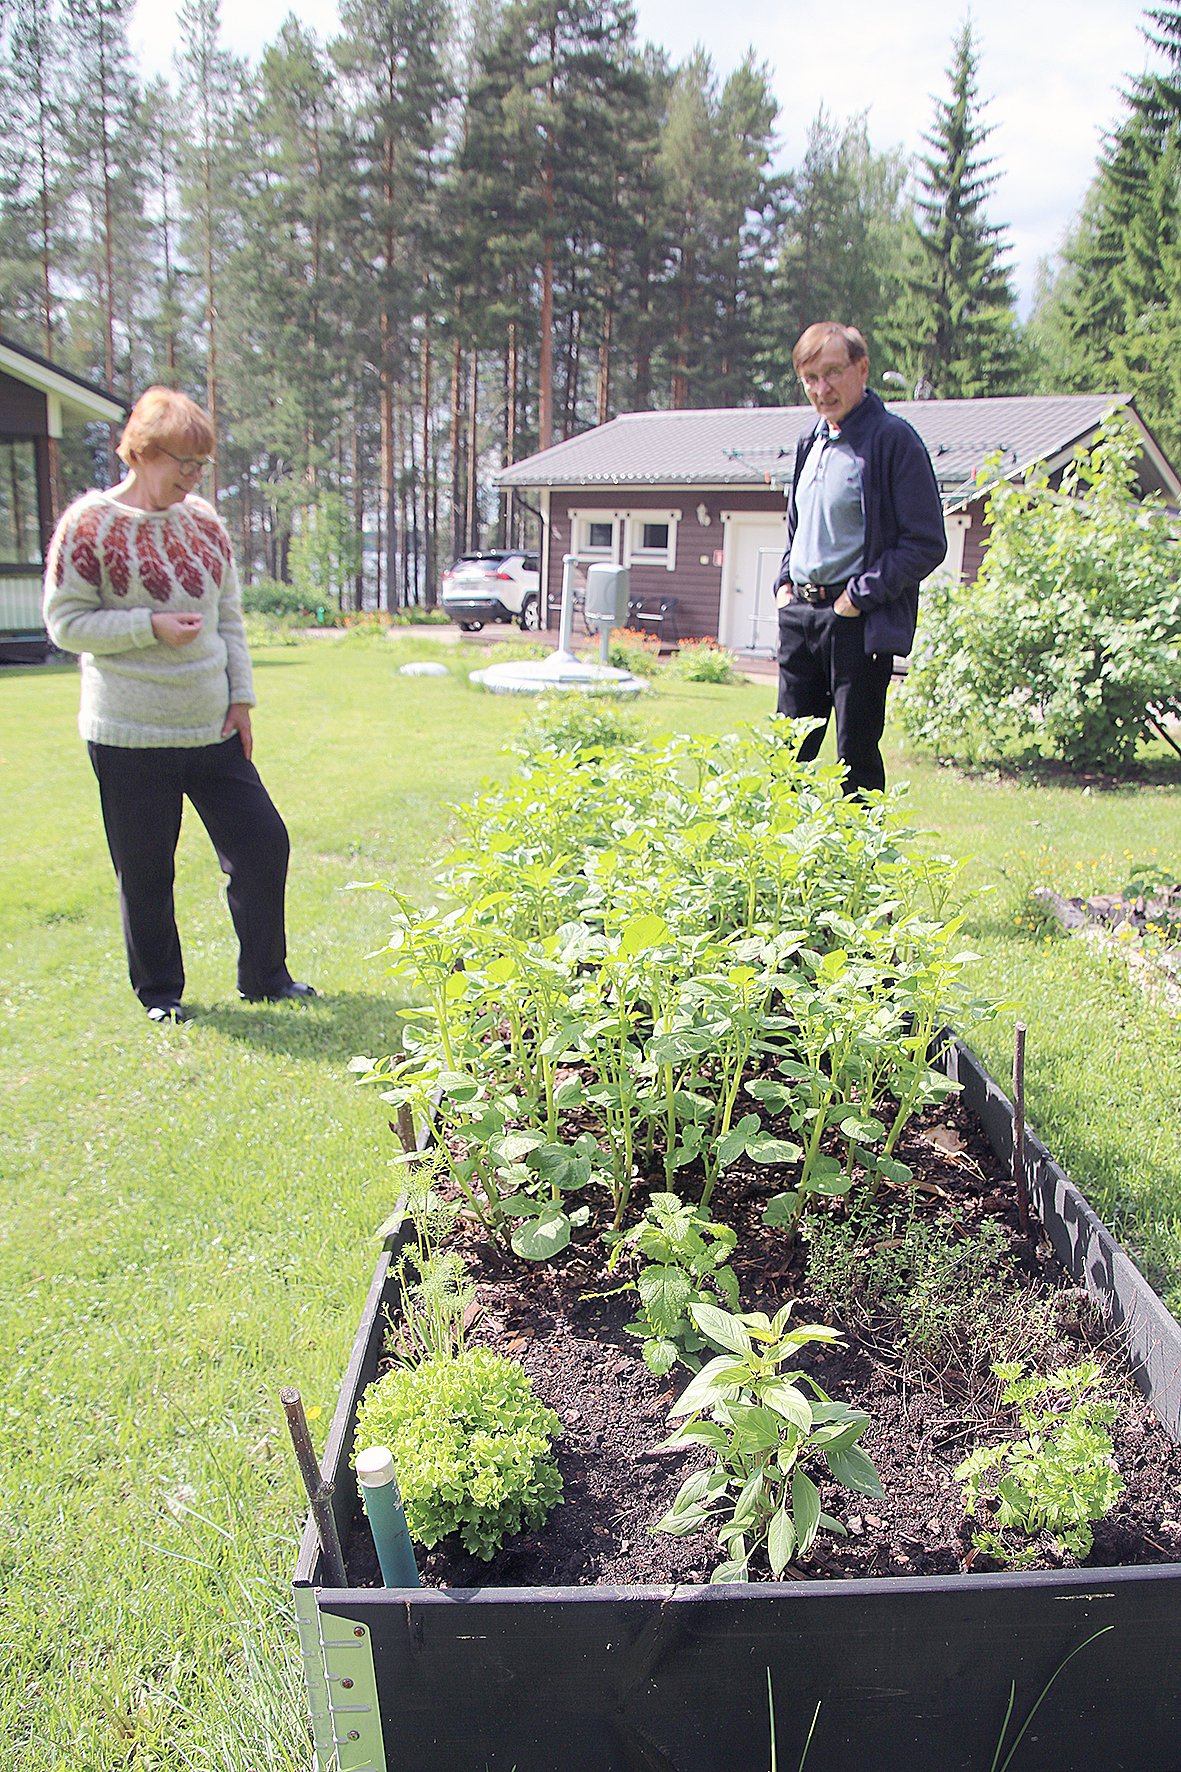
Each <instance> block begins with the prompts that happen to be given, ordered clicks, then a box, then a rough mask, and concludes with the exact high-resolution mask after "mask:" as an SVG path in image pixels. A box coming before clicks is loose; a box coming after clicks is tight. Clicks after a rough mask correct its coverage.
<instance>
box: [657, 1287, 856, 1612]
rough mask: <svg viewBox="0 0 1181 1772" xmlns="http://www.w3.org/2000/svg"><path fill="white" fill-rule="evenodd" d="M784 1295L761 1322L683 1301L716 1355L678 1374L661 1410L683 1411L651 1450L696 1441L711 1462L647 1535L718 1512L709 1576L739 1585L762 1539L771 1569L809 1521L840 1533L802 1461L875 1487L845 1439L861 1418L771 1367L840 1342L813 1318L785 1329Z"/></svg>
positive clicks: (810, 1382)
mask: <svg viewBox="0 0 1181 1772" xmlns="http://www.w3.org/2000/svg"><path fill="white" fill-rule="evenodd" d="M792 1302H793V1301H790V1300H789V1302H788V1303H787V1304H785V1305H784V1306H783V1308H782V1309H781V1310H779V1311H777V1312H776V1314H775V1316H774V1318H772V1319H771V1320H768V1318H767V1317H766V1315H765V1314H764V1313H763V1312H762V1311H747V1312H743V1313H741V1314H737V1313H731V1312H728V1311H724V1310H721V1309H719V1308H718V1307H717V1306H716V1305H711V1304H692V1305H690V1307H689V1313H690V1315H691V1316H692V1318H693V1321H694V1322H695V1323H696V1325H697V1327H698V1328H699V1329H700V1330H701V1332H702V1334H703V1335H704V1336H705V1338H706V1339H707V1340H708V1341H711V1342H712V1343H713V1344H714V1346H715V1347H719V1348H722V1349H723V1350H724V1352H723V1353H721V1354H720V1355H719V1356H718V1357H717V1358H716V1359H713V1360H710V1361H709V1363H708V1365H706V1366H703V1367H702V1369H701V1371H700V1372H699V1373H698V1374H697V1376H696V1377H695V1378H692V1379H690V1381H689V1383H688V1385H686V1387H685V1389H684V1391H683V1392H682V1393H681V1396H680V1397H679V1398H678V1399H677V1401H676V1402H675V1403H674V1404H673V1406H672V1408H671V1409H670V1410H669V1416H670V1418H672V1417H675V1416H680V1415H685V1416H688V1418H689V1419H688V1420H687V1421H686V1423H685V1425H684V1426H683V1427H681V1428H678V1429H677V1431H676V1432H675V1433H673V1434H670V1435H669V1437H668V1439H667V1440H665V1441H664V1442H663V1445H662V1447H661V1450H666V1449H669V1448H673V1447H680V1446H706V1447H708V1448H709V1449H710V1450H711V1451H712V1452H715V1453H716V1454H717V1459H716V1462H715V1464H714V1465H713V1466H712V1468H709V1469H706V1470H700V1471H695V1472H694V1473H693V1475H692V1476H690V1477H687V1478H686V1480H685V1481H684V1482H683V1483H682V1484H681V1487H680V1489H679V1490H678V1491H677V1496H676V1500H675V1501H674V1502H673V1505H672V1507H671V1508H670V1509H669V1511H668V1512H667V1513H666V1514H665V1515H664V1517H663V1518H662V1519H661V1520H658V1521H657V1523H656V1525H655V1526H654V1527H653V1531H656V1532H675V1533H678V1534H681V1533H686V1532H697V1531H700V1530H701V1528H702V1527H703V1526H705V1525H706V1524H708V1523H709V1522H710V1520H711V1519H713V1518H714V1517H715V1516H716V1515H719V1514H720V1515H725V1514H726V1513H728V1515H729V1517H728V1518H727V1519H725V1521H724V1523H723V1524H722V1525H721V1526H720V1527H719V1529H718V1537H719V1538H720V1540H721V1542H722V1544H723V1546H724V1547H725V1549H726V1553H727V1555H726V1559H725V1561H724V1562H722V1563H720V1564H719V1566H718V1567H717V1568H716V1569H715V1570H714V1572H713V1574H712V1575H711V1577H710V1581H711V1583H715V1582H735V1581H745V1580H746V1579H747V1572H748V1569H749V1565H750V1559H751V1557H752V1556H753V1555H754V1553H755V1551H756V1550H758V1549H759V1548H760V1546H763V1545H765V1546H766V1552H767V1558H768V1561H769V1562H770V1565H771V1572H772V1574H773V1575H781V1574H782V1573H783V1571H784V1569H785V1568H786V1567H787V1565H788V1563H789V1562H790V1561H791V1559H792V1557H793V1556H795V1555H797V1554H798V1555H800V1556H806V1555H807V1554H808V1552H809V1551H810V1550H811V1548H812V1545H813V1543H814V1541H815V1538H816V1534H817V1532H818V1531H819V1530H820V1528H821V1527H824V1528H825V1530H826V1531H829V1532H838V1533H841V1534H842V1535H843V1534H844V1531H845V1528H844V1526H843V1525H842V1524H841V1522H840V1521H839V1520H836V1519H834V1518H833V1517H832V1516H831V1515H829V1514H826V1513H825V1512H824V1511H823V1510H822V1508H821V1505H820V1490H819V1488H818V1487H817V1485H816V1483H815V1482H814V1480H813V1478H812V1477H811V1476H810V1475H809V1474H808V1472H807V1471H806V1470H805V1469H804V1465H805V1463H807V1462H811V1463H812V1464H813V1465H815V1464H816V1462H817V1461H818V1460H822V1461H823V1463H824V1464H825V1465H827V1467H828V1474H829V1475H831V1476H832V1477H834V1478H835V1479H836V1481H837V1482H838V1483H842V1484H844V1486H845V1487H846V1488H848V1489H854V1490H856V1491H858V1493H860V1494H862V1495H873V1496H878V1497H880V1496H881V1495H882V1494H883V1493H884V1492H883V1490H882V1485H881V1482H880V1480H879V1478H878V1474H877V1471H876V1470H875V1469H874V1467H873V1464H872V1463H871V1462H870V1460H869V1458H867V1456H866V1454H865V1453H864V1452H863V1451H862V1449H861V1447H860V1446H859V1445H858V1444H857V1442H858V1440H860V1439H861V1436H862V1435H863V1434H864V1433H865V1430H866V1429H867V1428H868V1426H869V1424H870V1418H869V1416H868V1415H867V1414H866V1413H865V1412H864V1410H861V1409H850V1408H849V1406H848V1404H846V1403H839V1402H838V1403H834V1402H833V1401H832V1400H831V1399H830V1398H829V1397H828V1396H826V1395H825V1393H824V1391H822V1390H821V1388H820V1386H819V1385H818V1384H817V1383H816V1382H815V1380H814V1379H812V1378H811V1377H809V1375H808V1374H807V1373H806V1372H802V1371H799V1370H796V1371H785V1370H784V1369H783V1368H784V1367H785V1366H786V1364H787V1362H788V1361H789V1360H792V1359H795V1358H796V1357H797V1356H798V1354H799V1352H800V1349H801V1348H803V1347H806V1346H807V1345H808V1343H809V1342H813V1341H819V1342H824V1343H827V1344H829V1345H833V1344H836V1343H839V1342H840V1339H841V1338H840V1336H839V1335H838V1334H837V1332H836V1330H835V1329H829V1328H826V1327H825V1326H824V1325H823V1324H819V1323H810V1324H808V1325H806V1326H805V1327H803V1328H801V1329H789V1328H788V1327H787V1324H788V1320H789V1318H790V1316H791V1310H792ZM801 1381H802V1383H803V1384H806V1385H807V1386H808V1389H809V1390H810V1391H811V1392H812V1398H811V1399H810V1398H808V1397H807V1396H805V1394H804V1392H803V1391H802V1390H801V1388H800V1383H801Z"/></svg>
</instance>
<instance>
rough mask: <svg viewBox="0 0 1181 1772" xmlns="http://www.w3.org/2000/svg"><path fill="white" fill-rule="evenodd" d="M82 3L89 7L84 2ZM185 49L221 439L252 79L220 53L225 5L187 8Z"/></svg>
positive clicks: (195, 260) (206, 1) (211, 379)
mask: <svg viewBox="0 0 1181 1772" xmlns="http://www.w3.org/2000/svg"><path fill="white" fill-rule="evenodd" d="M80 3H82V0H80ZM178 18H179V23H180V26H181V32H182V39H181V49H180V50H179V51H178V53H177V58H176V60H177V70H178V73H179V76H180V93H179V101H180V117H181V133H180V138H179V144H178V145H179V148H180V154H179V161H180V165H179V172H180V186H181V194H182V197H183V199H184V205H185V225H184V228H183V231H182V237H183V239H184V243H185V246H186V249H187V253H188V258H189V262H190V265H191V267H192V271H193V276H192V285H193V287H194V288H195V289H197V290H200V292H201V298H202V300H201V307H202V314H201V330H202V333H203V336H204V346H205V350H204V357H205V408H206V410H207V412H208V413H209V416H210V418H211V419H212V420H213V429H214V436H215V437H216V438H217V439H218V440H219V441H220V439H221V435H222V430H223V426H222V418H221V387H220V372H221V363H220V353H221V349H222V326H221V311H220V305H219V304H220V299H221V293H222V290H221V284H222V276H223V273H224V271H225V267H226V263H227V261H228V259H229V256H230V254H231V252H232V251H233V249H234V247H235V246H236V245H237V244H238V240H239V235H240V222H239V212H238V196H239V191H240V188H241V184H240V172H241V168H240V164H239V158H238V153H237V149H236V144H235V129H236V124H237V118H238V113H239V110H240V108H241V105H242V94H243V88H244V86H245V84H246V71H245V68H244V67H243V65H242V63H241V62H239V61H237V60H236V59H235V58H234V57H233V56H231V55H230V54H229V53H228V52H227V51H226V50H224V49H223V48H222V47H221V42H220V39H221V9H220V5H219V0H184V3H183V5H182V6H181V9H180V12H179V14H178ZM219 484H220V467H219V463H218V459H217V457H216V456H215V457H214V465H213V469H212V476H211V496H212V497H214V498H216V497H217V494H218V488H219Z"/></svg>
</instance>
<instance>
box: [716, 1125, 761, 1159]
mask: <svg viewBox="0 0 1181 1772" xmlns="http://www.w3.org/2000/svg"><path fill="white" fill-rule="evenodd" d="M758 1130H759V1116H758V1115H757V1114H743V1116H742V1118H741V1120H739V1122H738V1124H737V1126H732V1127H731V1128H730V1130H729V1132H726V1133H724V1134H723V1135H722V1137H721V1138H719V1139H716V1140H715V1142H714V1155H715V1157H716V1158H717V1160H718V1163H719V1164H720V1165H721V1167H722V1168H723V1169H725V1168H726V1167H727V1165H728V1164H730V1163H733V1162H736V1161H737V1159H738V1158H739V1157H741V1156H742V1154H743V1152H744V1151H745V1150H746V1141H747V1139H748V1138H751V1137H753V1136H754V1135H755V1134H757V1132H758Z"/></svg>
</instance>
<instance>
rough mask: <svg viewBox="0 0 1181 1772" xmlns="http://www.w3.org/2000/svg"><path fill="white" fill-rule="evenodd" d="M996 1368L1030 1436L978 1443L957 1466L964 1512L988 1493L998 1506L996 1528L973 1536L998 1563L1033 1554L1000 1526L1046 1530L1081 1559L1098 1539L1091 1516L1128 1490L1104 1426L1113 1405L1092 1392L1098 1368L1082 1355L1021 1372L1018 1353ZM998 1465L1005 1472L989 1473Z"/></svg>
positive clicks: (1032, 1531)
mask: <svg viewBox="0 0 1181 1772" xmlns="http://www.w3.org/2000/svg"><path fill="white" fill-rule="evenodd" d="M993 1371H994V1372H995V1373H996V1375H997V1377H998V1378H1001V1379H1004V1380H1005V1387H1004V1390H1003V1391H1002V1393H1001V1401H1002V1402H1003V1403H1016V1405H1017V1410H1018V1418H1019V1420H1020V1422H1021V1426H1022V1427H1023V1428H1024V1430H1025V1438H1024V1439H1023V1440H1017V1441H1005V1442H1003V1443H1002V1444H1001V1445H999V1446H978V1447H977V1448H976V1450H975V1451H974V1452H972V1453H971V1454H970V1455H969V1456H968V1457H967V1458H966V1459H965V1460H964V1462H963V1463H962V1464H961V1465H960V1466H959V1467H958V1469H957V1470H956V1473H955V1474H956V1477H957V1478H958V1479H959V1481H960V1482H962V1483H963V1484H964V1504H965V1508H966V1511H967V1512H968V1513H969V1514H974V1513H975V1512H976V1509H977V1506H978V1504H979V1502H980V1501H981V1499H982V1498H983V1497H984V1496H985V1495H987V1496H988V1498H989V1499H990V1500H991V1501H992V1504H993V1507H994V1510H995V1512H994V1516H993V1517H994V1520H995V1523H996V1526H997V1530H996V1531H991V1530H986V1531H982V1532H980V1533H977V1534H976V1535H975V1537H974V1539H973V1543H975V1544H977V1545H979V1547H980V1549H981V1550H984V1551H987V1553H988V1555H989V1556H991V1557H995V1558H996V1559H997V1560H998V1561H999V1562H1005V1563H1013V1564H1016V1565H1017V1566H1020V1565H1021V1564H1023V1563H1028V1562H1029V1561H1031V1560H1032V1556H1033V1552H1032V1550H1031V1549H1027V1548H1024V1547H1023V1548H1021V1549H1018V1550H1016V1551H1015V1550H1014V1549H1013V1548H1012V1546H1011V1545H1010V1544H1009V1543H1008V1542H1007V1541H1006V1540H1005V1539H1004V1538H1003V1537H1001V1533H1004V1532H1010V1531H1018V1532H1023V1533H1025V1534H1026V1535H1027V1537H1032V1536H1033V1535H1034V1534H1036V1533H1038V1532H1040V1531H1042V1530H1043V1529H1045V1530H1047V1531H1049V1532H1051V1533H1053V1535H1054V1537H1055V1538H1057V1539H1058V1541H1059V1543H1061V1544H1062V1545H1064V1546H1065V1548H1066V1549H1067V1550H1069V1551H1071V1552H1072V1553H1073V1554H1074V1555H1075V1556H1076V1557H1078V1558H1079V1560H1080V1561H1081V1560H1082V1559H1083V1558H1084V1557H1086V1556H1087V1555H1088V1554H1089V1552H1090V1549H1091V1545H1092V1543H1093V1540H1094V1534H1093V1532H1092V1531H1091V1522H1092V1521H1093V1520H1101V1519H1102V1518H1103V1516H1104V1515H1105V1514H1106V1513H1109V1512H1110V1510H1111V1509H1112V1508H1113V1507H1114V1506H1115V1503H1116V1502H1117V1500H1118V1499H1119V1496H1120V1494H1121V1492H1122V1490H1123V1479H1122V1477H1121V1476H1120V1474H1119V1472H1118V1470H1117V1469H1116V1468H1115V1464H1114V1462H1113V1460H1112V1452H1111V1436H1110V1434H1109V1433H1108V1432H1107V1428H1106V1425H1105V1424H1107V1423H1109V1422H1111V1421H1113V1420H1114V1419H1115V1409H1114V1408H1113V1406H1112V1405H1111V1404H1110V1403H1109V1402H1107V1401H1106V1399H1105V1398H1103V1397H1102V1396H1098V1395H1095V1394H1094V1392H1095V1387H1096V1384H1097V1382H1098V1378H1099V1368H1098V1367H1097V1366H1096V1365H1095V1364H1094V1363H1093V1362H1091V1361H1084V1363H1083V1364H1082V1365H1080V1366H1061V1367H1059V1369H1058V1370H1057V1371H1056V1372H1052V1373H1050V1374H1049V1375H1048V1376H1041V1375H1037V1374H1035V1375H1033V1376H1032V1377H1029V1378H1022V1377H1021V1371H1022V1367H1021V1362H1020V1361H1018V1360H1014V1361H1008V1362H1005V1361H998V1362H997V1363H996V1364H995V1365H994V1366H993ZM1054 1392H1058V1393H1064V1394H1065V1397H1066V1399H1067V1400H1066V1402H1065V1403H1064V1404H1061V1405H1058V1406H1054V1405H1053V1404H1051V1402H1050V1400H1049V1399H1050V1397H1051V1393H1054ZM1088 1393H1090V1394H1088ZM994 1470H995V1471H999V1473H1000V1474H998V1475H997V1476H995V1477H993V1476H990V1475H989V1473H990V1472H992V1471H994Z"/></svg>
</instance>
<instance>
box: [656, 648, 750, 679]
mask: <svg viewBox="0 0 1181 1772" xmlns="http://www.w3.org/2000/svg"><path fill="white" fill-rule="evenodd" d="M734 665H735V659H734V654H733V653H732V652H727V650H726V648H725V647H724V646H719V645H718V642H717V641H716V640H710V639H702V640H682V641H681V645H680V650H679V651H678V652H677V654H676V656H675V657H674V658H673V660H672V662H671V664H670V665H669V667H668V668H669V671H670V672H671V673H672V675H673V676H674V677H682V678H683V679H684V680H685V682H686V683H737V682H738V673H737V671H736V670H735V668H734Z"/></svg>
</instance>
